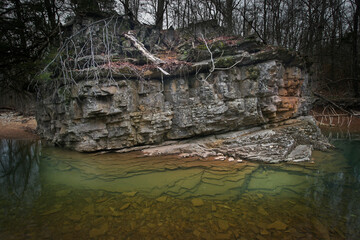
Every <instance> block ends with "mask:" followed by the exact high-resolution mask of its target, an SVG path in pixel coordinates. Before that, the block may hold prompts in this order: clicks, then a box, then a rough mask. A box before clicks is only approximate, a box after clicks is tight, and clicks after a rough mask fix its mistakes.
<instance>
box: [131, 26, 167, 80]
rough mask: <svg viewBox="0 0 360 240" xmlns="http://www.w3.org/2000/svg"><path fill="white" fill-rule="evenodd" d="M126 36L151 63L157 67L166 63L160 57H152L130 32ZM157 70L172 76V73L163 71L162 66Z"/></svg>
mask: <svg viewBox="0 0 360 240" xmlns="http://www.w3.org/2000/svg"><path fill="white" fill-rule="evenodd" d="M124 36H125V37H126V38H128V39H129V40H130V41H131V42H132V43H133V44H134V46H135V47H136V48H137V49H138V50H139V51H140V52H141V53H142V54H143V55H144V56H145V57H146V58H147V59H149V60H150V61H151V62H153V63H155V64H156V65H159V64H163V63H165V62H164V61H163V60H161V59H160V58H158V57H155V56H154V55H152V54H151V53H150V52H149V51H148V50H147V49H146V48H145V46H144V44H142V43H141V42H140V41H139V40H137V38H136V37H135V36H134V35H133V34H132V33H131V32H130V31H129V32H128V33H125V34H124ZM156 68H157V69H159V70H160V71H161V72H162V73H163V74H165V75H170V73H168V72H166V71H165V70H164V69H162V68H161V67H160V66H156Z"/></svg>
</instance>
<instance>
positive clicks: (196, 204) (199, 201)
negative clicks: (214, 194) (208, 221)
mask: <svg viewBox="0 0 360 240" xmlns="http://www.w3.org/2000/svg"><path fill="white" fill-rule="evenodd" d="M191 203H192V204H193V206H194V207H201V206H202V205H204V201H203V200H202V199H201V198H193V199H191Z"/></svg>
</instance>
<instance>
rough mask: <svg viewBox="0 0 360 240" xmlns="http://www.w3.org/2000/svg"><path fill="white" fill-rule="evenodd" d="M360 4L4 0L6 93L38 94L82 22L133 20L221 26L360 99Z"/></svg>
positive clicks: (348, 0) (320, 0) (0, 11)
mask: <svg viewBox="0 0 360 240" xmlns="http://www.w3.org/2000/svg"><path fill="white" fill-rule="evenodd" d="M359 7H360V0H249V1H247V0H246V1H245V0H2V1H1V2H0V28H1V33H2V34H1V40H0V51H1V60H0V68H1V75H0V81H1V88H3V89H5V88H11V89H17V90H24V89H27V90H28V89H30V91H31V86H30V88H29V83H30V82H31V78H32V77H33V76H34V75H35V74H36V72H37V71H38V70H39V68H40V67H41V66H42V62H44V59H47V58H46V55H48V54H49V52H50V49H51V48H56V47H58V46H60V44H61V41H62V40H63V39H62V38H63V36H62V32H63V28H64V26H65V25H66V23H67V22H68V21H70V19H71V18H73V17H74V16H78V17H81V16H84V15H94V16H97V17H101V16H103V17H106V16H110V15H113V14H116V13H117V14H125V15H127V16H129V17H130V18H132V19H133V20H134V21H136V22H140V23H145V24H150V25H154V27H156V28H158V29H168V28H171V27H172V28H175V29H181V28H184V27H186V26H188V25H189V24H192V23H197V22H201V21H207V20H216V21H217V22H218V24H219V25H220V26H223V27H224V28H225V29H226V31H227V34H236V35H241V36H244V37H246V36H247V35H249V34H255V35H256V36H257V37H258V38H259V39H261V41H263V42H264V43H266V44H270V45H277V46H281V47H285V48H288V49H290V50H296V51H299V52H300V53H301V54H302V55H303V56H305V57H306V58H307V59H308V60H309V61H311V62H312V63H313V65H312V66H313V70H314V71H315V72H316V74H317V77H318V81H319V82H321V84H323V85H324V86H326V87H327V88H329V89H332V88H334V89H336V86H339V83H340V84H341V83H344V84H343V85H344V86H347V91H348V92H349V93H351V94H352V95H356V96H357V97H358V96H359V89H358V82H359V74H360V71H359V60H358V59H359V47H358V45H359V44H358V43H359V18H360V10H359Z"/></svg>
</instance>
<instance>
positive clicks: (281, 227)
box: [267, 220, 288, 230]
mask: <svg viewBox="0 0 360 240" xmlns="http://www.w3.org/2000/svg"><path fill="white" fill-rule="evenodd" d="M287 227H288V225H286V224H285V223H283V222H281V221H279V220H277V221H275V222H273V223H271V224H269V225H268V226H267V228H268V229H275V230H285V229H286V228H287Z"/></svg>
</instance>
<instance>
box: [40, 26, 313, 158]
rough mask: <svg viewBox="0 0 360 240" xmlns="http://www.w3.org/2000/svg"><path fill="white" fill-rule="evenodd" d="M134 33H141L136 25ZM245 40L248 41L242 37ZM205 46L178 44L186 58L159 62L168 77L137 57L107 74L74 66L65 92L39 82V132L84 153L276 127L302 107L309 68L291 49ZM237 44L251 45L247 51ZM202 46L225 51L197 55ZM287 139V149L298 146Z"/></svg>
mask: <svg viewBox="0 0 360 240" xmlns="http://www.w3.org/2000/svg"><path fill="white" fill-rule="evenodd" d="M134 35H135V36H141V30H139V31H138V32H137V35H136V34H134ZM139 38H140V37H139ZM249 41H250V42H251V41H252V44H243V42H249ZM209 42H210V40H209ZM123 44H124V46H125V45H126V48H127V49H130V48H131V46H133V45H132V44H131V42H129V41H128V40H124V41H123ZM145 46H146V45H145ZM212 46H215V47H212V48H210V49H206V48H204V44H203V43H202V45H201V44H198V45H195V47H194V46H192V47H190V49H188V51H184V49H183V48H179V49H178V50H177V55H176V57H177V58H178V59H184V54H185V55H186V56H185V57H187V58H188V59H191V60H186V61H183V60H176V62H175V63H174V61H173V62H172V64H171V66H170V67H169V66H168V65H166V64H164V66H162V67H163V68H164V69H165V70H167V71H168V72H169V73H170V75H169V76H165V75H163V74H162V73H161V71H158V70H157V69H156V68H147V70H146V71H143V73H144V74H142V75H141V74H136V73H135V70H134V69H135V68H137V67H139V66H140V67H141V66H142V67H144V65H141V64H139V63H137V64H138V65H136V66H132V65H129V64H127V65H126V66H130V67H132V68H133V70H134V71H133V72H130V73H129V72H128V75H126V74H125V73H124V71H119V69H116V68H114V69H113V71H112V72H111V73H112V75H111V79H110V80H109V76H108V77H106V76H105V74H101V69H100V70H99V73H100V74H99V75H98V77H97V78H94V77H86V76H85V75H86V74H84V71H82V72H81V71H73V72H74V74H75V73H78V75H77V78H75V77H74V79H75V80H74V81H75V82H76V84H73V85H71V90H70V91H68V92H67V93H66V94H65V93H63V92H64V90H63V88H64V86H61V85H58V86H57V88H56V90H55V93H54V91H53V89H52V91H49V89H48V88H44V90H43V93H42V96H43V97H42V99H41V101H40V103H39V107H38V109H39V111H38V114H37V121H38V131H39V132H40V133H41V134H42V135H43V136H44V137H45V139H47V140H50V141H51V142H53V143H54V144H56V145H59V146H64V147H67V148H71V149H75V150H77V151H84V152H88V151H98V150H112V149H124V148H131V147H136V146H144V145H153V144H161V143H163V142H165V141H171V140H183V139H192V138H199V137H204V136H209V135H217V134H222V133H228V132H232V131H240V130H245V129H249V128H254V127H259V126H260V127H261V126H267V127H269V126H270V127H271V126H272V125H273V126H278V125H281V123H282V122H284V121H286V120H289V119H293V118H296V117H299V116H303V115H306V114H307V112H308V110H309V107H310V97H309V95H308V84H309V75H308V73H307V72H306V70H305V68H304V67H303V65H301V64H298V62H299V61H298V60H299V59H298V57H297V56H295V55H294V54H293V53H291V52H288V51H285V50H281V49H277V48H273V47H266V46H261V47H259V46H260V45H259V44H258V43H257V42H256V40H254V39H253V40H249V39H245V40H243V41H241V40H239V39H235V40H231V41H230V42H229V41H225V40H219V41H217V42H216V44H215V43H213V44H212ZM216 46H217V48H216ZM244 46H258V48H257V49H255V50H254V51H253V52H252V51H250V50H251V49H253V48H250V50H249V49H248V48H247V49H246V48H244ZM119 47H121V44H120V46H119ZM244 49H245V50H244ZM133 51H134V52H135V51H136V49H135V50H134V49H133ZM209 51H213V52H214V53H217V52H218V51H222V52H223V53H226V54H227V55H224V54H219V55H218V57H216V54H214V55H213V56H214V58H213V60H211V59H210V56H209V55H208V59H205V60H204V56H206V53H207V54H209ZM189 52H191V53H192V54H195V53H196V54H197V55H196V56H199V57H196V56H195V55H194V56H189ZM200 53H201V54H200ZM153 54H154V55H158V56H160V57H161V56H162V55H161V54H160V53H159V52H153ZM169 54H170V53H169ZM164 61H166V60H164ZM112 63H113V62H112ZM127 63H128V62H127ZM174 66H175V67H174ZM214 67H215V68H214ZM121 69H122V70H123V69H124V68H121ZM209 69H210V71H209ZM92 70H93V69H90V68H89V69H87V71H88V72H91V71H92ZM79 72H81V73H79ZM209 72H211V73H209ZM47 86H49V85H47ZM54 89H55V87H54ZM61 93H62V95H61ZM54 96H55V97H54ZM248 140H249V141H251V139H250V138H249V139H248ZM279 140H281V136H280V137H279ZM254 144H255V143H254ZM256 144H261V141H260V142H259V143H256ZM289 144H290V143H289ZM240 145H241V144H240ZM290 145H291V150H292V149H294V148H296V146H297V144H290ZM245 148H246V147H245V146H244V147H243V152H246V149H245ZM264 148H266V146H264ZM310 152H311V151H310ZM289 153H290V152H289ZM289 153H284V154H285V155H286V157H283V158H281V159H282V160H284V159H287V155H288V154H289ZM243 157H244V156H243ZM248 158H249V157H248ZM249 159H251V158H249ZM255 160H256V159H255Z"/></svg>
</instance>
